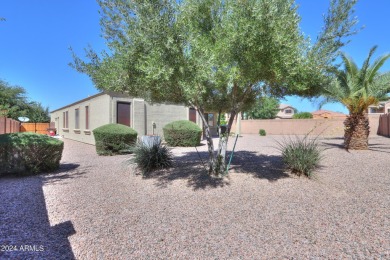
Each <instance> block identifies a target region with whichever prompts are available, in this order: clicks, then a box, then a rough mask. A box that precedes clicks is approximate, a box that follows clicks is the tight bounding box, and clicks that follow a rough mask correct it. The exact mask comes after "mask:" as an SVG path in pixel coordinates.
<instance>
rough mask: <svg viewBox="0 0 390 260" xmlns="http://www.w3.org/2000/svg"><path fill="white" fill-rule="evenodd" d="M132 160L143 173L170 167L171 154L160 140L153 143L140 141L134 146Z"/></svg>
mask: <svg viewBox="0 0 390 260" xmlns="http://www.w3.org/2000/svg"><path fill="white" fill-rule="evenodd" d="M132 161H133V162H134V163H136V164H137V167H138V168H139V169H140V170H141V171H142V174H143V175H145V174H147V173H150V172H151V171H153V170H157V169H165V168H169V167H171V166H172V162H173V155H172V153H171V151H170V150H169V148H168V147H166V146H164V145H162V144H161V142H158V143H153V145H147V144H144V143H142V142H140V143H138V144H137V145H136V147H135V150H134V159H133V160H132Z"/></svg>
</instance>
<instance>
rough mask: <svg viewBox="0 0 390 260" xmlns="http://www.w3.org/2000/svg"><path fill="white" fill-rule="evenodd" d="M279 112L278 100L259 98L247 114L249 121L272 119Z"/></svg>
mask: <svg viewBox="0 0 390 260" xmlns="http://www.w3.org/2000/svg"><path fill="white" fill-rule="evenodd" d="M278 111H279V100H278V99H277V98H274V97H260V98H259V99H258V101H257V102H256V105H255V106H254V107H253V108H252V110H250V111H249V112H248V117H249V118H250V119H274V118H276V115H277V114H278Z"/></svg>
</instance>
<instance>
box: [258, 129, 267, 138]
mask: <svg viewBox="0 0 390 260" xmlns="http://www.w3.org/2000/svg"><path fill="white" fill-rule="evenodd" d="M259 135H260V136H266V135H267V133H266V132H265V130H264V129H260V130H259Z"/></svg>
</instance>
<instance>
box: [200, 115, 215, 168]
mask: <svg viewBox="0 0 390 260" xmlns="http://www.w3.org/2000/svg"><path fill="white" fill-rule="evenodd" d="M197 111H198V114H199V116H200V118H201V119H202V122H203V130H204V131H203V132H204V133H205V135H206V140H207V148H208V152H209V161H208V164H209V169H208V172H209V174H210V175H213V174H214V165H215V157H214V143H213V138H212V136H211V133H210V127H209V124H208V122H207V120H206V118H205V117H204V113H203V112H204V111H203V109H202V108H198V109H197Z"/></svg>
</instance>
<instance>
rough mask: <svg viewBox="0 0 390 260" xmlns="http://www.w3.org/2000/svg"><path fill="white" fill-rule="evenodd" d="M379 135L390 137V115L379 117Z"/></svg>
mask: <svg viewBox="0 0 390 260" xmlns="http://www.w3.org/2000/svg"><path fill="white" fill-rule="evenodd" d="M378 135H383V136H387V137H390V114H384V115H381V116H380V117H379V127H378Z"/></svg>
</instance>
